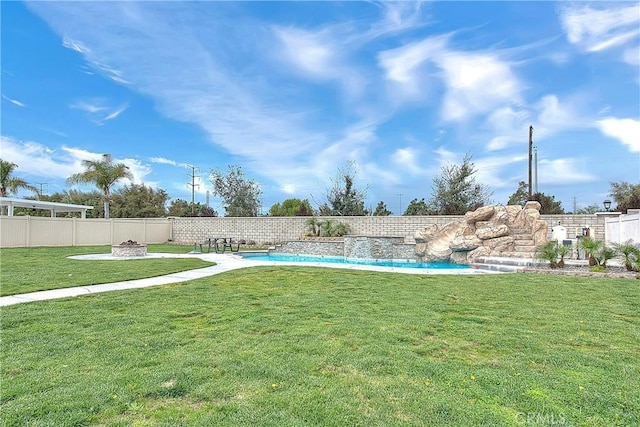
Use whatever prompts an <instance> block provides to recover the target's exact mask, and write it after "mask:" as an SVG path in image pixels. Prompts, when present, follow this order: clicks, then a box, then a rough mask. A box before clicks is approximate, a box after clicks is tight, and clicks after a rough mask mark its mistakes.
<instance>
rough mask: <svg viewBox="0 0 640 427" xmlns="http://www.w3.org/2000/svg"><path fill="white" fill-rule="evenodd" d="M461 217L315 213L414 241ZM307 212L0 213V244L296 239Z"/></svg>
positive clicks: (594, 232)
mask: <svg viewBox="0 0 640 427" xmlns="http://www.w3.org/2000/svg"><path fill="white" fill-rule="evenodd" d="M458 218H461V216H357V217H321V218H320V217H319V219H322V220H326V219H332V220H334V221H336V222H343V223H346V224H349V226H350V227H351V232H350V234H351V235H360V236H385V237H402V238H404V239H405V241H406V242H407V243H413V242H414V240H413V236H414V235H415V232H416V231H418V230H422V229H423V228H424V227H426V226H427V225H429V224H438V225H444V224H446V223H448V222H451V221H453V220H455V219H458ZM541 218H542V219H543V220H545V221H547V224H548V226H549V227H548V237H549V238H551V227H553V226H555V225H557V224H558V223H560V224H561V225H563V226H564V227H566V229H567V237H568V238H575V237H576V235H578V234H581V232H582V231H581V230H582V228H584V227H590V228H591V236H592V237H595V238H596V239H599V240H604V239H605V219H606V218H607V215H605V214H592V215H542V216H541ZM308 219H309V217H253V218H233V217H219V218H218V217H214V218H210V217H209V218H174V217H170V218H148V219H142V218H141V219H134V218H127V219H124V218H117V219H109V220H105V219H80V218H45V217H30V216H17V217H8V216H0V247H2V248H10V247H32V246H80V245H111V244H118V243H120V242H122V241H125V240H129V239H131V240H136V241H138V242H139V243H164V242H167V241H172V242H175V243H182V244H190V245H192V244H193V243H195V242H202V241H203V240H204V239H205V238H208V237H231V238H234V239H245V240H248V241H254V242H255V243H256V244H259V245H268V244H276V243H281V242H284V241H287V240H297V239H299V238H301V237H303V236H304V234H305V231H306V230H307V225H306V223H307V220H308Z"/></svg>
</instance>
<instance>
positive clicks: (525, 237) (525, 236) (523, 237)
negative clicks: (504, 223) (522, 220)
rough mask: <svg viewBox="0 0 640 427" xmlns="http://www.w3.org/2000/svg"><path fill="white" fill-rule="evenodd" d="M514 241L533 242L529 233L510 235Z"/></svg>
mask: <svg viewBox="0 0 640 427" xmlns="http://www.w3.org/2000/svg"><path fill="white" fill-rule="evenodd" d="M511 236H512V237H513V239H514V240H533V236H532V235H531V233H529V234H512V235H511Z"/></svg>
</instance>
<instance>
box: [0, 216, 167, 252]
mask: <svg viewBox="0 0 640 427" xmlns="http://www.w3.org/2000/svg"><path fill="white" fill-rule="evenodd" d="M170 236H171V221H170V220H169V219H167V218H150V219H124V218H117V219H96V218H90V219H82V218H45V217H31V216H1V217H0V247H2V248H15V247H31V246H83V245H87V246H91V245H113V244H118V243H121V242H124V241H126V240H135V241H137V242H138V243H144V244H148V243H164V242H166V241H167V240H169V239H170Z"/></svg>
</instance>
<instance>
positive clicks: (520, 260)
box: [476, 252, 535, 268]
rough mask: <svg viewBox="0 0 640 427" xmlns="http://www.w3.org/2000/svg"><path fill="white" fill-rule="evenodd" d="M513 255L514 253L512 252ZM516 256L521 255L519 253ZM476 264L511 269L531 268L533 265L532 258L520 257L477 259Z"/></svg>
mask: <svg viewBox="0 0 640 427" xmlns="http://www.w3.org/2000/svg"><path fill="white" fill-rule="evenodd" d="M514 254H515V252H514ZM518 255H522V254H521V253H520V254H518ZM476 262H477V263H479V264H486V265H506V266H511V267H520V268H525V267H531V266H533V265H534V264H535V261H534V260H533V258H530V257H520V256H512V257H505V256H501V257H490V256H488V257H478V258H477V259H476Z"/></svg>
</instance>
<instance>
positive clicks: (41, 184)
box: [36, 182, 49, 199]
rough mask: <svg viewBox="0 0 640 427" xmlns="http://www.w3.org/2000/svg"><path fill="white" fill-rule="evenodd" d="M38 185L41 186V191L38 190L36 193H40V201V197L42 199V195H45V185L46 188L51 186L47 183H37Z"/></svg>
mask: <svg viewBox="0 0 640 427" xmlns="http://www.w3.org/2000/svg"><path fill="white" fill-rule="evenodd" d="M36 185H39V186H40V191H37V190H36V192H37V193H38V199H40V197H42V194H44V192H43V186H45V185H46V186H48V185H49V184H48V183H46V182H36Z"/></svg>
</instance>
